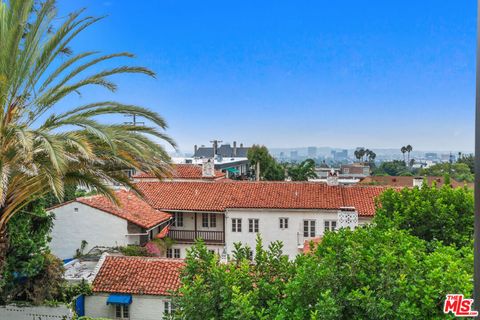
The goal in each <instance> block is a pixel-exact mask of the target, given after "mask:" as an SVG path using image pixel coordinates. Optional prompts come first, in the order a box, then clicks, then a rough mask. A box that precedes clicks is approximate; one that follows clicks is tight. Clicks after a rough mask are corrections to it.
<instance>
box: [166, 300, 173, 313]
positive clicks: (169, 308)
mask: <svg viewBox="0 0 480 320" xmlns="http://www.w3.org/2000/svg"><path fill="white" fill-rule="evenodd" d="M163 313H164V314H166V315H173V314H174V313H175V304H173V303H172V301H170V300H165V301H163Z"/></svg>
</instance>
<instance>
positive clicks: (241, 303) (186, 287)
mask: <svg viewBox="0 0 480 320" xmlns="http://www.w3.org/2000/svg"><path fill="white" fill-rule="evenodd" d="M250 250H251V249H250V248H248V247H245V246H242V245H240V244H237V245H236V247H235V252H234V254H233V256H232V259H231V260H230V261H229V262H228V263H226V264H224V263H220V261H219V258H218V256H216V255H214V254H212V253H210V252H209V251H208V249H207V248H206V246H205V245H204V244H203V243H197V244H196V245H195V246H194V247H193V248H192V249H191V250H189V252H188V254H187V258H186V267H185V269H184V270H183V274H182V287H181V288H180V290H179V291H178V293H177V296H176V297H175V303H176V304H177V307H178V308H177V310H178V314H177V315H176V317H177V318H178V319H246V320H249V319H252V320H253V319H276V320H281V319H285V320H286V319H438V318H444V315H443V314H442V302H443V299H444V298H445V295H446V294H447V293H452V292H454V293H463V294H465V296H471V292H472V274H473V270H472V265H473V252H472V250H471V247H464V248H462V249H461V250H458V249H456V248H455V247H453V246H444V245H442V244H441V243H438V242H437V243H434V247H433V244H431V243H428V242H427V241H424V240H422V239H420V238H418V237H415V236H412V235H410V234H409V233H408V232H407V231H405V230H397V229H395V228H391V229H385V228H378V227H375V226H369V227H364V228H357V229H356V230H354V231H351V230H350V229H342V230H340V231H338V232H329V233H327V234H326V235H325V236H324V238H323V240H322V242H321V243H320V244H319V245H318V247H317V249H316V251H315V252H314V253H312V254H309V255H299V256H298V257H297V258H296V259H295V260H294V261H289V260H288V258H287V257H286V256H284V255H283V253H282V245H281V243H279V242H275V243H272V244H270V245H269V247H268V249H266V250H265V249H263V248H262V243H261V240H260V239H258V240H257V246H256V249H255V254H254V257H253V261H252V260H250V259H249V258H248V257H249V256H250Z"/></svg>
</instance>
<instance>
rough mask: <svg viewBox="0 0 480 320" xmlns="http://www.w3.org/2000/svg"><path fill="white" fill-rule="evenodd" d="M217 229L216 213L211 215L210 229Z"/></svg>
mask: <svg viewBox="0 0 480 320" xmlns="http://www.w3.org/2000/svg"><path fill="white" fill-rule="evenodd" d="M216 227H217V215H216V214H215V213H210V228H216Z"/></svg>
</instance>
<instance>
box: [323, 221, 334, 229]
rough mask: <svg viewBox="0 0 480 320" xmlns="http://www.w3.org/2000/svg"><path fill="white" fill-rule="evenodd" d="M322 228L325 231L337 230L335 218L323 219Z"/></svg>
mask: <svg viewBox="0 0 480 320" xmlns="http://www.w3.org/2000/svg"><path fill="white" fill-rule="evenodd" d="M324 230H325V231H335V230H337V220H325V222H324Z"/></svg>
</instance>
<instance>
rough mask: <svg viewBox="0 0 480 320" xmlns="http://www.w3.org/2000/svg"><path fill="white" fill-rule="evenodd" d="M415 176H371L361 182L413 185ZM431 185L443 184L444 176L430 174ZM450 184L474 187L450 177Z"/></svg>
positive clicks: (439, 185)
mask: <svg viewBox="0 0 480 320" xmlns="http://www.w3.org/2000/svg"><path fill="white" fill-rule="evenodd" d="M414 178H415V177H413V176H369V177H365V178H363V179H362V180H361V181H360V184H364V185H365V184H366V185H385V186H392V187H413V179H414ZM426 178H427V182H428V184H429V185H431V184H432V183H436V184H437V186H438V187H441V186H443V184H444V183H445V178H444V177H437V176H429V177H426ZM450 185H451V186H452V187H454V188H457V187H463V186H465V185H467V187H469V188H473V183H466V182H459V181H456V180H453V179H450Z"/></svg>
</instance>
